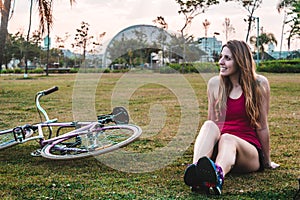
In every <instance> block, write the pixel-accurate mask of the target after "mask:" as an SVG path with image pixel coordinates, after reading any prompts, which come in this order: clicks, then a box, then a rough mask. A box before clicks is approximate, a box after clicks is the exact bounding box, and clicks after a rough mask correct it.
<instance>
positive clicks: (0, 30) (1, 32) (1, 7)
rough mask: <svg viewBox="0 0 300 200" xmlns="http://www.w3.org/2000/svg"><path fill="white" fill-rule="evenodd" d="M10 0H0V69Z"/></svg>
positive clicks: (6, 32) (0, 67) (6, 33)
mask: <svg viewBox="0 0 300 200" xmlns="http://www.w3.org/2000/svg"><path fill="white" fill-rule="evenodd" d="M10 6H11V0H4V2H2V0H1V1H0V11H1V25H0V71H1V69H2V64H3V58H4V57H3V55H4V46H5V43H6V38H7V35H8V30H7V26H8V19H9V13H10Z"/></svg>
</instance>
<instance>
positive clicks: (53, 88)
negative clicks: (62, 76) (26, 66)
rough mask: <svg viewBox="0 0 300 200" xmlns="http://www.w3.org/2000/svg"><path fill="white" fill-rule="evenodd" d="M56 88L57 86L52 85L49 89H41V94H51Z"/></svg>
mask: <svg viewBox="0 0 300 200" xmlns="http://www.w3.org/2000/svg"><path fill="white" fill-rule="evenodd" d="M57 90H58V87H57V86H54V87H52V88H50V89H48V90H44V91H43V94H44V95H48V94H51V93H53V92H56V91H57Z"/></svg>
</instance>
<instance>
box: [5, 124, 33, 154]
mask: <svg viewBox="0 0 300 200" xmlns="http://www.w3.org/2000/svg"><path fill="white" fill-rule="evenodd" d="M16 129H19V130H20V131H24V135H25V138H28V137H30V136H31V135H32V134H33V130H31V129H27V130H23V127H16V128H13V129H8V130H4V131H0V150H1V149H5V148H8V147H11V146H14V145H16V144H19V143H20V142H19V141H22V139H23V138H22V137H23V136H22V135H20V136H19V137H21V138H20V140H19V139H18V137H17V136H16V135H15V134H14V132H15V131H16ZM18 140H19V141H18Z"/></svg>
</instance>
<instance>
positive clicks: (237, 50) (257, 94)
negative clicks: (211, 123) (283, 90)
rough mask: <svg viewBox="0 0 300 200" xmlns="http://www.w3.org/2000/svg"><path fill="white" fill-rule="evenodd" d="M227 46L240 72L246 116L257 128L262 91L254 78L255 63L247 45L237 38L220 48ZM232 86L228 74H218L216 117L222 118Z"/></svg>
mask: <svg viewBox="0 0 300 200" xmlns="http://www.w3.org/2000/svg"><path fill="white" fill-rule="evenodd" d="M224 47H227V48H228V49H229V50H230V51H231V53H232V59H233V60H234V62H235V64H236V66H237V68H238V71H239V73H240V79H239V84H240V85H241V87H242V90H243V93H244V95H245V101H246V102H245V108H246V113H247V116H248V117H249V119H250V124H251V126H252V127H255V128H259V127H260V123H259V117H260V109H261V101H262V92H261V86H260V84H259V81H258V80H257V79H256V73H255V69H256V65H255V62H254V59H253V57H252V53H251V50H250V48H249V46H248V45H247V44H246V43H245V42H243V41H238V40H231V41H228V42H227V43H226V44H225V45H223V47H222V49H223V48H224ZM232 88H233V85H232V83H231V81H230V79H229V77H228V76H220V85H219V95H218V99H217V102H216V114H217V119H218V120H219V119H221V118H224V117H225V116H221V113H222V110H224V109H226V104H227V98H228V97H229V94H230V92H231V90H232Z"/></svg>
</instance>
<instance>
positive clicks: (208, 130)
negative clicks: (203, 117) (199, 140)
mask: <svg viewBox="0 0 300 200" xmlns="http://www.w3.org/2000/svg"><path fill="white" fill-rule="evenodd" d="M201 135H202V136H209V138H211V139H214V140H218V139H219V137H220V135H221V132H220V129H219V127H218V126H217V125H216V123H215V122H213V121H211V120H207V121H205V122H204V123H203V125H202V127H201V129H200V132H199V135H198V136H201Z"/></svg>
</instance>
